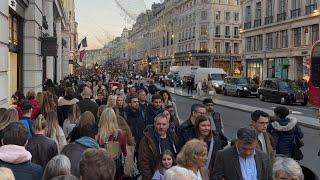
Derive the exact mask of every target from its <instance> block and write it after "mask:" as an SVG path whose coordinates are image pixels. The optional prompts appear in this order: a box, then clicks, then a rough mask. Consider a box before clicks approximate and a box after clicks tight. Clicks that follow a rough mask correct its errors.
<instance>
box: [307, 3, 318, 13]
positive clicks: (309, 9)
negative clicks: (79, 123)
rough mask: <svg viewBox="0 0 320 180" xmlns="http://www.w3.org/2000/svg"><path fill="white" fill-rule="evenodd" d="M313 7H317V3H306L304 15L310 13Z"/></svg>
mask: <svg viewBox="0 0 320 180" xmlns="http://www.w3.org/2000/svg"><path fill="white" fill-rule="evenodd" d="M315 9H317V3H314V4H309V5H307V6H306V15H308V14H311V13H312V12H313V11H314V10H315Z"/></svg>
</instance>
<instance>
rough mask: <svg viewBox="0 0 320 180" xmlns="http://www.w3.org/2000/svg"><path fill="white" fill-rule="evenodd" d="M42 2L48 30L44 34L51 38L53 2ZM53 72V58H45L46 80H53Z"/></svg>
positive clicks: (50, 0) (45, 0) (47, 0)
mask: <svg viewBox="0 0 320 180" xmlns="http://www.w3.org/2000/svg"><path fill="white" fill-rule="evenodd" d="M43 2H44V4H43V12H44V15H45V16H46V20H47V22H48V29H47V30H46V33H48V34H49V36H53V0H44V1H43ZM53 71H54V60H53V57H52V56H47V57H46V76H47V78H48V79H52V80H53V79H54V77H53Z"/></svg>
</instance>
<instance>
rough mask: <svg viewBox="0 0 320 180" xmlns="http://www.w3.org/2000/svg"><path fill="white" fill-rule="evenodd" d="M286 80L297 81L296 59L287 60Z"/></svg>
mask: <svg viewBox="0 0 320 180" xmlns="http://www.w3.org/2000/svg"><path fill="white" fill-rule="evenodd" d="M288 71H289V72H288V79H291V80H295V79H297V59H296V58H295V57H291V58H289V70H288Z"/></svg>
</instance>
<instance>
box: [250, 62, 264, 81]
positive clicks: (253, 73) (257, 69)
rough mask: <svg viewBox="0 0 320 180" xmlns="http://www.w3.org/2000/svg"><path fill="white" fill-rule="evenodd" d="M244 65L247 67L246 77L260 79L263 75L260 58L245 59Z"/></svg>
mask: <svg viewBox="0 0 320 180" xmlns="http://www.w3.org/2000/svg"><path fill="white" fill-rule="evenodd" d="M246 62H247V63H246V67H247V72H246V74H247V77H251V78H257V79H259V80H260V81H261V80H262V77H263V74H262V73H263V61H262V59H253V60H247V61H246Z"/></svg>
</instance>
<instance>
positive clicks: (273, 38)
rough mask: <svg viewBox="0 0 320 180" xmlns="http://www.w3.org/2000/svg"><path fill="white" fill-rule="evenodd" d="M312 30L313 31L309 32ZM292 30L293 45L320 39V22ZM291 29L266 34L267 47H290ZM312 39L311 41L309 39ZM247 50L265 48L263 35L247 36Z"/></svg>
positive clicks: (296, 45) (305, 43) (306, 43)
mask: <svg viewBox="0 0 320 180" xmlns="http://www.w3.org/2000/svg"><path fill="white" fill-rule="evenodd" d="M309 30H311V32H309ZM291 31H292V40H293V47H300V46H302V45H310V44H313V43H314V42H316V41H317V40H319V24H315V25H312V26H310V27H299V28H294V29H292V30H291ZM288 33H289V30H282V31H277V32H272V33H267V34H265V49H266V50H271V49H281V48H288V47H289V42H288V41H289V35H288ZM309 39H311V42H310V41H309ZM245 43H246V46H245V50H246V52H250V51H261V50H263V46H262V45H263V35H262V34H260V35H256V36H251V37H246V39H245Z"/></svg>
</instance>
